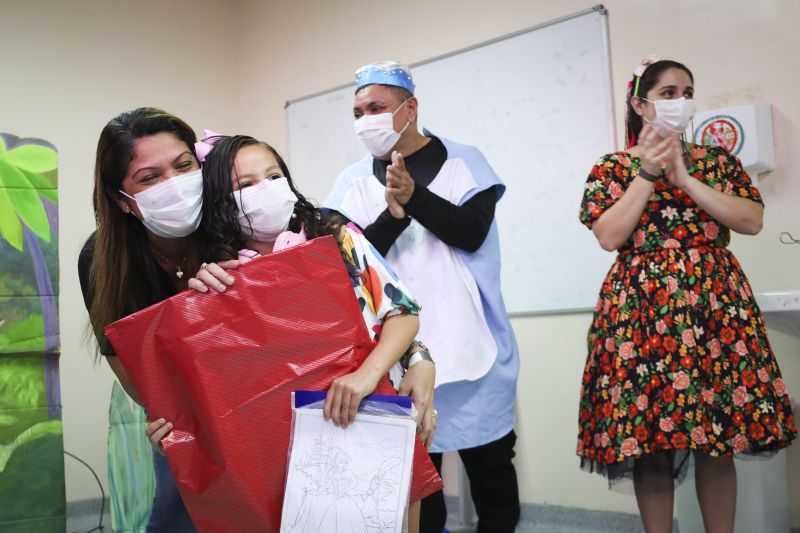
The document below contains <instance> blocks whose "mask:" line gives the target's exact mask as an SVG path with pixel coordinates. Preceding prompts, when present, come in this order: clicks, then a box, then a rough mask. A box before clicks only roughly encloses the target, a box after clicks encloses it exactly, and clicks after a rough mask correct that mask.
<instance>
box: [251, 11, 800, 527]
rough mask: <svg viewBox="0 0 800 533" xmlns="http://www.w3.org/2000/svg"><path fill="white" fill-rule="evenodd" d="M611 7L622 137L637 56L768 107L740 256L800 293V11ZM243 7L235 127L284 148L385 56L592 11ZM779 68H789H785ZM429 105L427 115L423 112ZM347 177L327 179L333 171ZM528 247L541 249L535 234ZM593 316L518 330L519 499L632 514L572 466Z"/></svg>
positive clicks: (764, 279)
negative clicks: (299, 119)
mask: <svg viewBox="0 0 800 533" xmlns="http://www.w3.org/2000/svg"><path fill="white" fill-rule="evenodd" d="M603 3H604V5H605V6H606V7H607V8H608V10H609V13H610V14H609V27H610V41H611V58H612V70H613V85H614V90H615V94H616V99H615V105H616V106H617V126H618V129H619V131H620V135H619V138H620V140H621V139H622V133H621V130H622V113H623V109H624V107H623V89H624V88H625V85H626V83H627V81H628V80H629V79H630V77H631V75H632V72H633V69H634V68H635V67H636V65H637V64H638V63H639V60H640V59H641V58H643V57H645V56H646V55H648V54H650V53H657V54H659V55H660V56H661V57H665V58H674V59H677V60H679V61H684V62H685V63H686V64H687V65H688V66H689V67H690V68H691V69H692V70H693V71H694V73H695V81H696V84H695V85H696V94H697V101H698V107H699V109H701V110H704V109H709V108H711V107H718V106H721V105H735V104H744V103H749V102H760V101H764V102H769V103H772V104H773V106H774V117H773V118H774V122H775V139H776V145H777V146H776V165H777V168H778V170H776V171H775V172H772V173H771V174H769V175H764V176H762V192H763V194H764V196H765V201H766V203H767V215H766V218H765V228H764V231H763V232H762V233H761V234H760V235H759V236H757V237H755V238H752V237H746V238H738V237H737V238H735V239H734V242H733V246H732V247H733V249H734V251H735V252H736V254H737V255H738V257H739V258H740V260H741V262H742V264H743V265H744V268H745V271H746V272H747V273H748V275H749V276H750V279H751V280H752V282H753V285H754V287H755V289H756V290H762V291H763V290H778V289H786V288H800V279H798V275H797V272H798V268H797V266H796V265H797V261H798V258H800V246H797V247H794V248H792V247H789V246H782V245H780V244H779V243H778V240H777V235H778V234H779V233H780V232H781V231H784V230H792V231H793V232H794V234H795V235H798V234H800V220H798V218H797V213H798V209H797V207H796V204H797V202H798V201H800V180H798V179H797V176H796V175H795V174H796V173H797V171H798V164H797V163H798V161H797V157H799V156H798V155H796V154H795V151H796V150H797V147H798V141H800V131H798V125H799V124H800V103H799V101H798V98H797V92H796V87H797V85H798V83H800V75H798V74H797V72H796V69H794V68H793V65H796V61H792V60H791V58H792V57H793V56H792V54H793V53H794V52H795V51H797V50H798V49H800V37H798V34H797V32H796V28H795V25H796V22H797V21H798V20H800V3H795V2H793V1H791V0H783V1H760V2H752V1H748V0H735V1H727V0H714V1H705V2H694V1H690V0H678V1H676V0H650V1H648V2H636V1H633V0H608V1H605V2H603ZM241 5H242V19H241V20H242V31H241V37H242V40H241V55H240V59H239V60H240V70H241V73H242V84H241V89H240V90H241V99H242V103H243V107H242V122H241V123H242V126H243V127H244V128H245V131H247V132H248V133H250V134H253V135H256V136H259V137H262V138H264V139H267V140H269V142H271V143H273V144H275V145H276V146H277V147H278V148H279V149H285V148H286V146H285V115H284V110H283V104H284V103H285V101H286V100H289V99H292V98H297V97H300V96H304V95H307V94H311V93H315V92H318V91H320V90H324V89H327V88H331V87H334V86H337V85H341V84H344V83H348V82H351V81H352V79H353V72H354V71H355V69H356V68H358V67H359V66H361V65H362V64H365V63H368V62H371V61H374V60H377V59H384V58H396V59H402V60H404V61H406V62H409V63H413V62H416V61H421V60H424V59H428V58H430V57H433V56H436V55H439V54H443V53H447V52H450V51H453V50H457V49H459V48H462V47H465V46H468V45H472V44H475V43H477V42H481V41H484V40H488V39H492V38H495V37H498V36H501V35H504V34H507V33H510V32H513V31H516V30H520V29H523V28H526V27H529V26H533V25H536V24H539V23H541V22H545V21H548V20H551V19H554V18H557V17H560V16H563V15H567V14H570V13H574V12H577V11H580V10H583V9H585V8H587V7H591V6H592V5H593V3H590V2H580V1H576V0H559V1H537V2H532V1H530V0H504V1H498V2H490V3H487V2H477V1H465V0H438V1H436V2H430V1H426V0H407V1H405V2H374V1H368V0H350V1H348V2H326V1H323V0H318V1H314V0H295V1H293V2H269V3H265V2H260V1H258V0H243V2H242V4H241ZM711 21H714V22H713V23H712V22H711ZM778 58H782V59H780V61H781V62H780V63H779V59H778ZM453 97H454V98H458V88H457V87H454V88H453ZM491 97H492V95H486V98H491ZM421 106H422V107H423V112H424V106H425V102H421ZM535 127H536V124H531V128H535ZM575 127H580V124H575ZM442 133H443V134H446V133H447V132H442ZM620 144H621V143H620ZM599 155H601V154H598V156H599ZM339 170H341V169H338V168H332V169H330V171H331V173H338V172H339ZM588 170H589V169H588V168H587V173H588ZM300 187H301V189H302V183H301V184H300ZM577 207H578V206H577V205H576V211H577ZM577 223H578V222H577V216H576V224H577ZM501 238H502V236H501ZM531 238H532V239H535V238H536V236H535V234H532V235H531ZM598 289H599V287H598ZM590 319H591V316H590V315H589V314H588V313H583V314H571V315H554V316H545V317H529V318H517V319H514V320H513V324H514V329H515V331H516V333H517V336H518V340H519V344H520V351H521V357H522V371H521V375H520V384H519V388H518V397H519V403H518V413H519V423H518V433H519V436H520V439H519V441H518V445H517V454H518V455H517V465H518V467H519V474H520V489H521V497H522V499H523V501H525V502H533V503H545V502H546V503H551V504H558V505H569V506H576V507H586V508H592V509H607V510H616V511H627V512H635V511H636V504H635V501H634V499H633V497H630V496H622V495H619V494H616V493H611V492H609V491H608V490H607V485H606V483H605V481H604V479H602V478H600V477H599V476H595V475H588V474H585V473H583V472H581V471H579V470H578V461H577V459H576V458H575V456H574V449H575V439H576V433H577V431H576V430H577V401H578V388H579V381H580V377H581V372H582V369H583V364H584V362H585V358H586V343H585V338H586V337H585V336H586V331H587V328H588V326H589V323H590ZM773 344H774V345H775V350H776V352H777V353H778V358H779V361H780V364H781V365H782V367H783V371H784V374H785V377H786V382H787V384H788V386H789V388H790V391H791V393H792V394H793V396H794V397H800V340H798V339H794V338H790V337H785V336H780V335H773ZM794 448H797V449H795V450H793V451H792V461H793V465H794V466H797V465H800V447H799V446H795V447H794ZM791 482H792V483H793V484H794V485H793V487H794V492H793V493H792V495H791V498H792V500H793V501H794V502H800V468H794V469H793V471H792V479H791ZM793 523H794V524H795V525H800V503H795V508H794V520H793Z"/></svg>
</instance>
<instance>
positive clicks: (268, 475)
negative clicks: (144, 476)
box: [106, 236, 441, 532]
mask: <svg viewBox="0 0 800 533" xmlns="http://www.w3.org/2000/svg"><path fill="white" fill-rule="evenodd" d="M234 276H235V278H236V282H235V284H234V285H233V286H232V287H230V288H229V289H228V290H227V291H226V292H225V293H222V294H220V293H215V292H213V291H210V292H209V293H207V294H201V293H197V292H195V291H184V292H183V293H181V294H178V295H176V296H173V297H172V298H169V299H168V300H165V301H163V302H160V303H158V304H156V305H153V306H151V307H149V308H147V309H144V310H142V311H140V312H138V313H135V314H133V315H131V316H129V317H126V318H124V319H122V320H119V321H117V322H115V323H113V324H111V325H109V326H108V327H107V328H106V334H107V336H108V338H109V339H110V341H111V343H112V345H113V346H114V349H115V350H116V353H117V354H118V356H119V358H120V360H121V362H122V364H123V365H124V367H125V369H126V371H127V372H128V374H129V375H130V377H131V379H132V381H133V383H134V385H135V387H136V389H137V391H138V392H139V394H140V396H141V398H142V401H143V403H144V406H145V409H146V410H147V412H148V414H149V415H150V418H151V419H156V418H165V419H166V420H169V421H171V422H172V423H173V425H174V428H173V430H172V433H171V435H170V436H169V437H168V438H166V439H164V441H163V444H164V449H165V451H166V455H167V459H168V460H169V463H170V467H171V469H172V472H173V474H174V475H175V479H176V481H177V483H178V488H179V490H180V492H181V496H182V497H183V501H184V503H185V504H186V507H187V509H188V510H189V513H190V515H191V517H192V520H193V521H194V523H195V525H196V526H197V528H198V529H199V530H201V531H214V532H224V531H237V532H238V531H278V530H279V528H280V514H281V506H282V503H283V491H284V483H285V480H286V456H287V453H288V449H289V436H290V430H291V427H290V426H291V419H292V413H291V406H290V402H289V399H290V397H291V393H292V391H294V390H297V389H311V390H323V389H327V388H329V387H330V384H331V383H332V381H333V380H334V379H335V378H337V377H339V376H343V375H345V374H348V373H351V372H353V371H355V370H356V369H357V368H358V367H359V365H360V364H361V362H362V361H363V360H364V359H365V358H366V356H367V355H368V354H369V352H370V351H371V349H372V341H371V339H370V337H369V334H368V332H367V330H366V326H365V324H364V321H363V318H362V317H361V311H360V309H359V306H358V302H357V301H356V298H355V297H354V295H353V289H352V284H351V281H350V279H349V277H348V274H347V272H346V269H345V267H344V264H343V262H342V257H341V255H340V253H339V248H338V246H337V245H336V242H335V240H334V239H333V237H330V236H328V237H321V238H319V239H314V240H313V241H309V242H308V243H305V244H301V245H298V246H296V247H293V248H290V249H288V250H285V251H282V252H277V253H273V254H270V255H267V256H264V257H259V258H257V259H255V260H253V261H251V262H249V263H248V264H246V265H243V266H242V267H240V268H239V269H238V270H237V271H236V273H235V274H234ZM375 392H376V393H382V394H394V390H393V389H392V387H391V385H390V384H389V381H388V379H386V378H384V379H382V380H381V382H380V383H379V385H378V387H377V389H376V390H375ZM440 489H441V479H439V477H438V475H437V474H436V470H435V469H434V467H433V464H432V463H431V462H430V459H429V457H428V456H427V453H426V451H425V449H424V447H423V446H422V443H421V442H420V441H419V439H416V444H415V451H414V475H413V480H412V488H411V499H412V501H415V500H417V499H420V498H421V497H424V496H426V495H428V494H430V493H432V492H435V491H436V490H440Z"/></svg>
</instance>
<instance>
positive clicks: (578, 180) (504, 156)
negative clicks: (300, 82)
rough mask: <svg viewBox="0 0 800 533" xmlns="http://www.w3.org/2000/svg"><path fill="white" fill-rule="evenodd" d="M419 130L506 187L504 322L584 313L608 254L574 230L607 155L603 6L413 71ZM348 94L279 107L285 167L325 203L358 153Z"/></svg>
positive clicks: (610, 118)
mask: <svg viewBox="0 0 800 533" xmlns="http://www.w3.org/2000/svg"><path fill="white" fill-rule="evenodd" d="M411 67H412V73H413V75H414V82H415V84H416V95H415V96H416V97H417V98H418V99H419V119H418V124H419V126H420V128H426V129H428V130H430V131H431V132H432V133H433V134H434V135H437V136H441V137H446V138H449V139H452V140H454V141H456V142H459V143H464V144H471V145H474V146H477V147H478V148H479V149H480V150H481V151H482V152H483V154H484V155H485V156H486V159H487V160H488V161H489V164H491V165H492V167H493V168H494V170H495V172H497V174H498V176H500V179H502V180H503V181H504V182H505V184H506V186H507V189H506V193H505V196H504V197H503V198H502V200H501V201H500V202H499V203H498V204H497V212H496V218H497V223H498V229H499V232H500V246H501V259H502V263H503V266H502V279H501V282H502V286H503V296H504V299H505V302H506V306H507V309H508V311H509V313H510V314H514V315H519V314H543V313H554V312H570V311H578V310H588V309H591V308H593V307H594V304H595V302H596V300H597V294H598V292H599V289H600V284H601V282H602V280H603V277H604V276H605V274H606V272H607V271H608V269H609V266H610V265H611V263H612V262H613V258H614V256H613V254H611V253H608V252H605V251H603V250H602V248H600V246H599V244H598V243H597V241H596V240H595V238H594V236H593V234H592V232H591V231H589V230H588V229H587V228H586V227H585V226H583V225H582V224H580V222H579V221H578V209H579V207H580V202H581V199H582V194H583V186H584V183H585V182H586V178H587V176H588V174H589V171H590V169H591V167H592V165H593V164H594V163H595V162H596V161H597V160H598V159H599V158H600V156H602V155H603V154H606V153H608V152H612V151H614V150H615V149H616V148H615V130H614V110H613V103H612V91H611V76H610V58H609V50H608V35H607V15H606V11H605V9H603V7H602V6H597V7H595V8H592V9H589V10H586V11H583V12H581V13H576V14H574V15H570V16H568V17H564V18H561V19H558V20H555V21H552V22H549V23H546V24H542V25H540V26H537V27H534V28H530V29H527V30H523V31H520V32H517V33H514V34H512V35H509V36H505V37H502V38H499V39H495V40H493V41H490V42H488V43H482V44H479V45H476V46H473V47H470V48H467V49H465V50H460V51H458V52H454V53H452V54H448V55H445V56H441V57H437V58H434V59H431V60H429V61H425V62H422V63H419V64H416V65H412V66H411ZM353 96H354V86H353V84H348V85H347V86H343V87H338V88H336V89H332V90H329V91H325V92H322V93H318V94H316V95H312V96H309V97H305V98H301V99H298V100H294V101H290V102H288V103H287V104H286V118H287V132H288V139H287V141H288V142H287V146H288V148H289V167H290V168H291V169H292V176H293V177H294V179H295V180H296V181H297V183H298V187H299V188H300V190H301V191H303V192H304V193H305V194H307V195H308V196H309V197H310V198H313V199H315V200H316V201H317V202H321V201H323V200H324V199H325V198H326V196H327V195H328V192H329V191H330V189H331V187H332V185H333V183H334V181H335V180H336V176H337V175H338V174H339V172H340V171H341V170H343V169H344V168H345V167H346V166H348V165H349V164H351V163H353V162H355V161H357V160H358V159H360V158H362V157H363V156H364V155H365V154H366V152H365V150H364V148H363V147H362V146H361V145H360V144H359V143H358V141H357V140H356V138H355V135H354V133H353V115H352V106H353Z"/></svg>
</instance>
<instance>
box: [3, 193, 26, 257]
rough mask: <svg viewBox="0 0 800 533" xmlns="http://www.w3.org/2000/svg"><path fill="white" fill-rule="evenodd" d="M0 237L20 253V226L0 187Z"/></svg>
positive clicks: (12, 207)
mask: <svg viewBox="0 0 800 533" xmlns="http://www.w3.org/2000/svg"><path fill="white" fill-rule="evenodd" d="M0 235H2V236H3V238H4V239H5V240H6V241H8V243H9V244H10V245H11V246H13V247H14V248H16V249H17V250H20V251H22V224H20V223H19V217H18V216H17V212H16V210H15V209H14V206H13V204H12V203H11V198H9V197H8V194H7V193H6V189H4V188H3V187H0Z"/></svg>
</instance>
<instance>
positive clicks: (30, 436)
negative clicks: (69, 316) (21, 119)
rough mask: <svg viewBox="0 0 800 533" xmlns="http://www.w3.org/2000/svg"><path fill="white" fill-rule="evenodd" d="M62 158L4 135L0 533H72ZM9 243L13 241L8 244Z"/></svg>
mask: <svg viewBox="0 0 800 533" xmlns="http://www.w3.org/2000/svg"><path fill="white" fill-rule="evenodd" d="M57 167H58V153H57V151H56V150H55V148H53V147H52V146H51V145H50V144H49V143H48V142H46V141H43V140H41V139H20V138H19V137H17V136H15V135H11V134H8V133H0V502H13V505H3V504H2V503H0V531H3V532H6V531H8V532H17V531H20V532H23V531H24V532H25V533H28V532H39V531H42V532H46V531H64V530H65V528H66V498H65V496H66V495H65V487H64V444H63V435H62V433H63V431H62V423H61V393H60V382H59V381H60V380H59V371H58V361H59V352H60V338H59V329H58V206H57V202H58V188H57V187H58V185H57V184H58V168H57ZM6 243H8V244H6Z"/></svg>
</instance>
